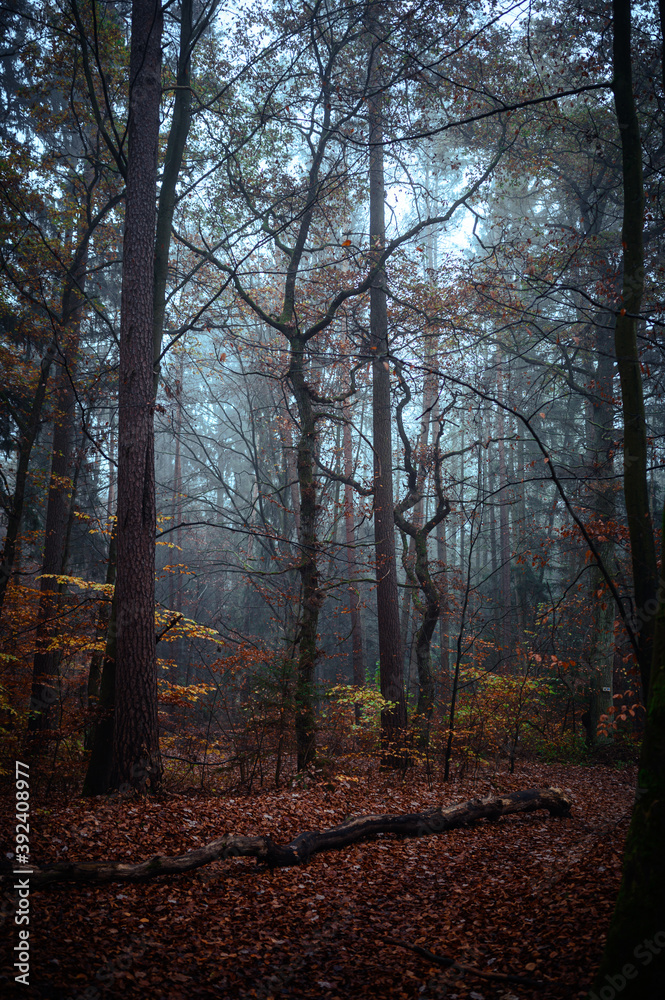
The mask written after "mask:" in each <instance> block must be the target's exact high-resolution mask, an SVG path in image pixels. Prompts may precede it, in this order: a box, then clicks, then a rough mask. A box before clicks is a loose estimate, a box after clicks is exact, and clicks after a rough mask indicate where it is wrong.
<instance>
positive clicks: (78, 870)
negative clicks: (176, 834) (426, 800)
mask: <svg viewBox="0 0 665 1000" xmlns="http://www.w3.org/2000/svg"><path fill="white" fill-rule="evenodd" d="M570 807H571V801H570V799H569V798H568V797H567V796H566V795H564V793H563V792H562V791H560V789H558V788H531V789H528V790H527V791H524V792H512V793H511V794H510V795H502V796H499V797H496V796H493V795H490V796H487V797H485V798H482V799H471V800H469V801H468V802H461V803H458V804H457V805H453V806H447V807H445V808H442V807H438V808H436V809H430V810H428V811H426V812H422V813H410V814H406V815H402V816H391V815H380V816H356V817H354V818H352V819H348V820H346V821H345V822H344V823H340V825H339V826H334V827H332V828H331V829H329V830H323V831H318V830H311V831H308V832H305V833H301V834H299V835H298V836H297V837H296V838H295V840H292V841H291V843H290V844H285V845H282V844H276V843H275V842H274V841H273V840H272V839H271V838H270V837H268V836H259V837H242V836H235V835H234V834H226V835H225V836H223V837H219V838H218V839H217V840H213V841H211V843H209V844H206V846H205V847H198V848H196V849H195V850H193V851H188V852H187V853H186V854H180V855H177V856H175V857H166V856H164V855H161V854H159V855H157V856H156V857H154V858H151V859H150V860H149V861H141V862H140V863H139V864H124V863H122V862H109V861H74V862H63V863H59V864H54V865H48V866H46V865H45V866H44V867H37V866H35V865H31V866H26V870H25V871H23V872H22V873H21V874H22V875H24V876H25V877H26V878H29V880H30V889H43V888H44V887H45V886H49V885H55V884H57V883H63V882H75V883H79V884H84V885H102V884H104V883H106V882H144V881H147V880H148V879H151V878H156V877H157V876H161V875H180V874H182V873H183V872H187V871H193V870H194V869H196V868H201V867H202V866H203V865H208V864H210V863H211V862H213V861H218V860H220V859H225V858H248V857H250V858H256V860H257V862H260V863H263V864H265V865H267V866H268V867H270V868H287V867H289V866H291V865H298V864H302V863H303V862H305V861H307V860H308V859H309V858H311V857H313V855H315V854H318V853H319V852H321V851H331V850H339V849H340V848H342V847H346V846H348V845H349V844H357V843H360V842H361V841H364V840H371V839H372V838H374V837H376V836H377V835H378V834H385V833H393V834H396V835H397V836H398V837H424V836H429V835H431V834H435V833H443V832H444V831H445V830H452V829H454V828H455V827H461V826H467V825H468V824H469V823H475V822H477V821H478V820H480V819H487V820H490V821H494V820H497V819H499V817H501V816H507V815H510V814H511V813H524V812H534V810H536V809H547V810H548V812H549V813H550V815H551V816H567V815H568V814H569V813H570ZM14 877H15V876H13V875H3V876H2V878H0V885H3V884H4V885H8V884H10V882H11V881H12V880H13V879H14Z"/></svg>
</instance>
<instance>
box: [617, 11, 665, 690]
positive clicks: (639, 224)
mask: <svg viewBox="0 0 665 1000" xmlns="http://www.w3.org/2000/svg"><path fill="white" fill-rule="evenodd" d="M613 11H614V47H613V63H614V103H615V107H616V114H617V121H618V124H619V133H620V135H621V159H622V167H623V228H622V233H621V240H622V245H623V287H622V295H621V305H622V308H621V309H620V312H619V315H618V316H617V317H616V325H615V328H614V346H615V351H616V358H617V365H618V368H619V378H620V380H621V400H622V407H623V463H624V480H623V488H624V497H625V501H626V514H627V518H628V531H629V535H630V551H631V560H632V569H633V590H634V594H635V616H634V617H635V624H636V631H637V640H638V653H637V656H638V662H639V667H640V674H641V677H642V694H643V700H644V704H645V705H646V704H647V701H648V693H649V671H650V667H651V657H652V645H653V633H654V616H655V613H656V608H657V606H658V601H657V598H656V590H657V577H658V570H657V565H656V546H655V542H654V535H653V525H652V521H651V513H650V510H649V490H648V478H647V428H646V418H645V414H644V395H643V392H642V375H641V371H640V357H639V351H638V347H637V324H638V316H639V312H640V307H641V305H642V294H643V291H644V244H643V234H642V229H643V226H644V187H643V180H642V144H641V140H640V128H639V122H638V120H637V110H636V107H635V99H634V96H633V77H632V66H631V55H630V0H614V2H613Z"/></svg>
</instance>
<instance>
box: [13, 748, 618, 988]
mask: <svg viewBox="0 0 665 1000" xmlns="http://www.w3.org/2000/svg"><path fill="white" fill-rule="evenodd" d="M342 769H344V768H343V767H342ZM346 770H348V771H349V773H348V774H346V775H344V774H342V773H339V774H336V775H333V776H331V777H330V778H329V779H326V780H325V781H320V782H318V783H316V784H313V785H311V786H310V787H308V788H297V789H288V790H286V789H283V790H281V791H272V792H263V793H259V794H253V795H252V796H249V797H247V796H241V795H233V794H232V795H230V796H216V795H209V794H207V795H204V794H201V793H179V794H175V793H166V794H164V796H163V797H160V798H158V799H153V800H151V799H148V800H145V801H144V800H137V799H134V800H130V799H122V800H118V799H116V800H107V799H102V798H99V799H92V800H82V799H72V798H71V797H69V798H68V800H67V801H63V800H58V799H53V798H52V799H51V800H49V802H48V804H46V805H43V806H41V807H40V806H39V803H38V802H36V801H33V802H32V815H31V822H30V847H31V857H32V860H33V861H34V862H35V863H37V864H42V863H47V862H55V861H61V860H65V859H67V858H71V859H72V860H74V859H77V860H84V859H85V860H96V859H98V860H116V861H140V860H143V859H145V858H147V857H150V856H152V855H153V854H158V853H159V854H178V853H181V852H184V851H186V850H188V849H191V848H193V847H196V846H200V845H201V844H204V843H207V842H208V841H210V840H213V839H215V838H216V837H219V836H221V835H222V834H224V833H235V834H259V833H262V834H270V835H271V836H272V838H273V839H274V840H275V841H279V842H282V843H283V842H287V841H289V840H291V839H292V838H293V837H294V836H295V835H296V834H298V833H300V832H302V831H303V830H306V829H323V828H326V827H330V826H334V825H335V824H337V823H339V822H342V821H343V820H344V819H346V818H347V817H348V816H350V815H358V814H361V813H405V812H418V811H421V810H423V809H427V808H429V807H431V806H434V805H437V804H440V803H442V802H443V803H445V804H450V803H452V802H457V801H461V800H465V799H468V798H473V797H475V796H480V795H486V794H489V793H491V792H501V793H504V792H509V791H515V790H518V789H526V788H531V787H535V786H539V785H555V786H558V787H560V788H562V789H563V790H564V791H567V792H568V793H569V794H570V795H571V796H572V798H573V811H572V816H571V818H570V819H550V818H549V817H548V815H547V814H546V813H544V812H543V813H533V814H530V815H524V816H510V817H504V818H503V819H501V820H500V821H499V822H496V823H487V822H481V823H480V824H479V825H477V826H476V827H473V828H466V829H461V830H453V831H451V832H448V833H444V834H442V835H439V836H431V837H425V838H421V839H417V840H416V839H413V840H400V839H396V838H394V837H392V836H385V837H379V838H378V839H376V840H375V841H373V842H370V843H364V844H359V845H357V846H353V847H349V848H346V849H344V850H343V851H339V852H332V853H327V854H320V855H318V856H316V857H315V858H313V859H312V860H311V861H310V862H309V863H308V864H307V865H305V866H303V867H300V868H289V869H279V870H276V871H273V872H270V871H268V870H265V869H263V868H261V867H260V866H257V864H256V863H255V862H254V861H253V860H243V859H233V860H228V861H220V862H216V863H214V864H212V865H209V866H208V867H205V868H202V869H199V870H198V871H196V872H194V873H191V874H186V875H183V876H179V877H176V878H173V877H170V878H165V879H161V880H155V881H154V882H150V883H147V884H142V885H122V884H119V883H113V884H111V885H105V886H100V887H98V888H90V889H87V888H85V887H77V886H63V887H59V888H52V889H49V890H45V891H42V892H33V893H32V894H31V896H30V954H31V962H30V966H31V972H30V986H29V987H25V986H18V987H15V984H14V981H13V979H14V971H13V970H12V964H13V962H14V960H15V959H14V958H13V957H11V955H12V949H13V947H14V946H15V945H16V944H17V942H18V927H16V926H15V925H14V906H15V901H14V900H13V898H12V897H11V896H9V895H7V894H5V896H4V898H3V902H2V911H1V917H0V919H2V921H3V930H2V935H1V940H2V943H1V945H0V955H1V957H2V965H1V967H0V993H2V995H3V996H8V995H12V996H13V995H14V989H16V991H17V994H18V995H20V996H21V997H24V998H26V1000H28V998H31V997H35V998H55V1000H69V998H71V1000H105V998H115V997H130V998H134V997H136V998H138V997H141V998H147V1000H161V998H164V1000H186V998H190V997H192V998H204V997H205V998H208V997H209V998H213V997H214V998H216V1000H224V998H233V1000H244V998H250V997H251V998H259V1000H270V998H273V1000H283V998H294V1000H295V998H310V1000H313V998H322V1000H336V998H338V1000H342V998H346V997H348V996H351V997H353V998H360V1000H362V998H381V1000H393V998H395V1000H400V998H420V1000H435V998H440V997H447V998H451V1000H454V998H458V1000H481V998H484V1000H499V998H501V1000H515V998H517V1000H528V998H531V997H534V998H535V997H542V998H545V1000H554V998H562V1000H563V998H565V1000H570V998H576V997H583V996H585V994H586V988H587V987H588V986H589V985H590V982H591V977H592V975H593V971H594V968H595V967H596V965H597V963H598V961H599V959H600V954H601V951H602V946H603V941H604V932H605V929H606V927H607V925H608V921H609V918H610V915H611V912H612V907H613V903H614V900H615V898H616V894H617V890H618V885H619V878H620V867H621V855H622V850H623V842H624V838H625V834H626V830H627V826H628V819H629V816H630V809H631V805H632V800H633V794H634V783H635V773H634V769H633V768H632V767H631V768H627V769H626V770H624V771H616V770H614V769H612V768H610V767H602V766H597V767H580V766H559V765H543V764H526V765H524V766H522V767H521V768H519V769H517V770H516V771H515V773H514V774H512V775H506V774H496V773H494V774H490V773H486V774H484V775H480V776H478V777H477V778H476V780H475V781H470V780H469V781H463V782H458V783H450V784H447V785H444V784H442V783H437V782H434V783H433V785H432V787H430V786H429V785H428V783H427V781H426V780H425V779H424V778H418V777H417V776H413V775H411V774H407V777H406V780H405V782H404V783H401V782H399V780H397V779H395V778H388V777H387V776H385V775H383V774H380V773H379V772H378V771H377V770H376V769H370V770H369V771H368V772H367V773H362V772H361V771H360V770H357V769H356V770H352V768H351V767H350V766H349V767H348V768H346ZM7 791H10V789H7ZM12 804H13V797H12V796H10V795H3V806H2V810H3V813H2V815H0V825H1V827H2V829H3V830H5V831H7V837H6V843H3V846H2V850H3V852H8V853H7V856H8V855H9V853H11V851H12V849H13V828H14V823H15V820H14V818H13V816H12V814H11V812H9V811H7V810H8V808H11V805H12ZM3 839H5V838H3ZM386 937H390V938H393V939H398V940H400V941H403V942H406V943H410V944H415V945H420V946H422V947H423V948H426V949H427V950H428V951H431V952H433V953H435V954H437V955H442V956H447V957H450V958H452V959H454V960H455V961H457V962H459V963H460V964H463V965H467V966H472V967H474V968H475V969H477V970H480V971H483V972H494V973H504V974H512V975H517V976H522V977H525V978H528V979H532V980H537V981H540V982H541V983H542V985H541V986H540V987H539V988H535V987H533V986H524V985H507V984H505V983H503V984H499V983H496V982H491V981H489V980H487V979H484V978H482V977H480V976H476V975H472V974H470V973H468V972H465V973H460V972H459V971H456V970H454V969H450V968H449V969H442V968H440V967H437V966H435V965H432V964H430V962H428V961H427V959H424V958H422V957H420V956H418V955H416V954H414V953H413V952H410V951H407V950H403V949H401V948H397V947H395V945H394V944H388V943H386V942H385V941H384V940H382V939H384V938H386Z"/></svg>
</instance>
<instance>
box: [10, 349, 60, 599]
mask: <svg viewBox="0 0 665 1000" xmlns="http://www.w3.org/2000/svg"><path fill="white" fill-rule="evenodd" d="M56 352H57V344H56V341H55V340H53V341H51V343H50V344H49V346H48V347H47V349H46V351H45V353H44V357H43V358H42V361H41V365H40V369H39V378H38V380H37V387H36V389H35V395H34V396H33V398H32V405H31V407H30V412H29V413H28V414H27V416H26V419H25V422H24V423H23V425H22V426H21V427H20V428H19V434H20V438H19V448H18V459H17V463H16V482H15V484H14V495H13V497H12V501H11V504H10V506H9V509H8V510H7V533H6V535H5V543H4V545H3V548H2V560H1V561H0V615H1V614H2V608H3V605H4V601H5V595H6V593H7V585H8V583H9V580H10V578H11V575H12V571H13V569H14V562H15V559H16V553H17V543H18V532H19V528H20V526H21V517H22V516H23V505H24V503H25V491H26V486H27V482H28V469H29V467H30V455H31V454H32V448H33V445H34V443H35V441H36V439H37V434H38V433H39V428H40V422H41V415H42V408H43V406H44V400H45V398H46V386H47V385H48V380H49V375H50V373H51V366H52V365H53V361H54V359H55V356H56Z"/></svg>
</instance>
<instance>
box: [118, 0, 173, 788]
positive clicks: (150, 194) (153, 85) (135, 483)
mask: <svg viewBox="0 0 665 1000" xmlns="http://www.w3.org/2000/svg"><path fill="white" fill-rule="evenodd" d="M161 35H162V12H161V7H160V5H159V2H155V0H134V3H133V6H132V41H131V54H130V101H129V149H128V166H127V191H126V211H125V235H124V241H123V273H122V304H121V330H120V371H119V394H118V543H117V544H118V563H117V567H118V568H117V582H116V610H117V621H116V655H117V659H116V696H115V726H114V733H113V767H112V774H111V782H112V785H113V787H123V786H124V785H128V786H134V787H136V788H145V787H146V786H148V785H151V786H153V787H155V786H157V785H159V783H160V780H161V775H162V764H161V760H160V755H159V730H158V720H157V677H156V653H155V523H156V518H155V469H154V430H153V416H154V393H153V321H154V307H153V297H154V255H155V216H156V194H157V146H158V139H159V107H160V98H161V76H160V74H161V47H160V46H161Z"/></svg>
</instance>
